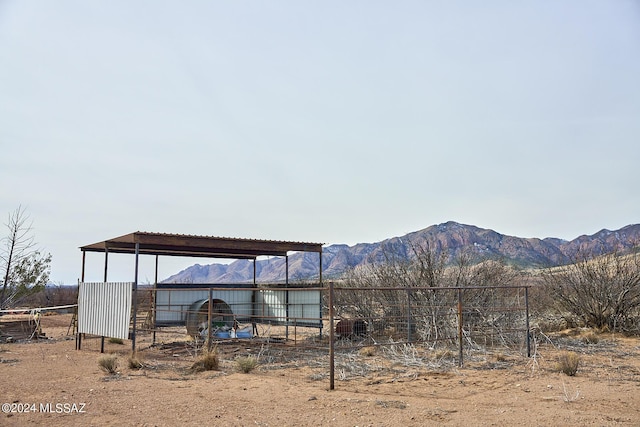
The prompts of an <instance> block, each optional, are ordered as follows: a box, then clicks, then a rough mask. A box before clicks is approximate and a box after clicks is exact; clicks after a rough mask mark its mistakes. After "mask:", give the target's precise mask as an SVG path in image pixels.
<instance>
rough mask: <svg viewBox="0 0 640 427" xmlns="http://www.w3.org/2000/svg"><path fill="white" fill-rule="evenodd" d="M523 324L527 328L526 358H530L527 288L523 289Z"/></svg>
mask: <svg viewBox="0 0 640 427" xmlns="http://www.w3.org/2000/svg"><path fill="white" fill-rule="evenodd" d="M524 307H525V317H526V319H525V322H526V328H527V357H531V331H530V330H529V287H528V286H525V288H524Z"/></svg>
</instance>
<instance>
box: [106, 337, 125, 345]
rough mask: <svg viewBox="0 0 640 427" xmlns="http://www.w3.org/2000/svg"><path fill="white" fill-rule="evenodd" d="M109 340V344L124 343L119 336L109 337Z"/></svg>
mask: <svg viewBox="0 0 640 427" xmlns="http://www.w3.org/2000/svg"><path fill="white" fill-rule="evenodd" d="M109 342H110V343H111V344H120V345H123V344H124V341H122V339H120V338H109Z"/></svg>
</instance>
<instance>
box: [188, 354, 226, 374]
mask: <svg viewBox="0 0 640 427" xmlns="http://www.w3.org/2000/svg"><path fill="white" fill-rule="evenodd" d="M219 366H220V358H219V357H218V352H217V351H216V350H211V351H205V352H204V353H202V355H201V356H200V357H199V358H198V360H196V361H195V362H194V363H193V365H191V370H193V371H195V372H202V371H217V370H218V368H219Z"/></svg>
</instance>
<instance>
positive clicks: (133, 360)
mask: <svg viewBox="0 0 640 427" xmlns="http://www.w3.org/2000/svg"><path fill="white" fill-rule="evenodd" d="M142 368H144V363H142V358H141V357H140V356H139V355H138V353H131V355H130V356H129V369H142Z"/></svg>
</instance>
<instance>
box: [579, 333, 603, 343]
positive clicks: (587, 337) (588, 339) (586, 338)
mask: <svg viewBox="0 0 640 427" xmlns="http://www.w3.org/2000/svg"><path fill="white" fill-rule="evenodd" d="M582 341H583V342H584V343H585V344H598V342H599V341H600V338H598V335H597V334H596V333H595V332H593V331H592V332H588V333H586V334H584V335H583V337H582Z"/></svg>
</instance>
